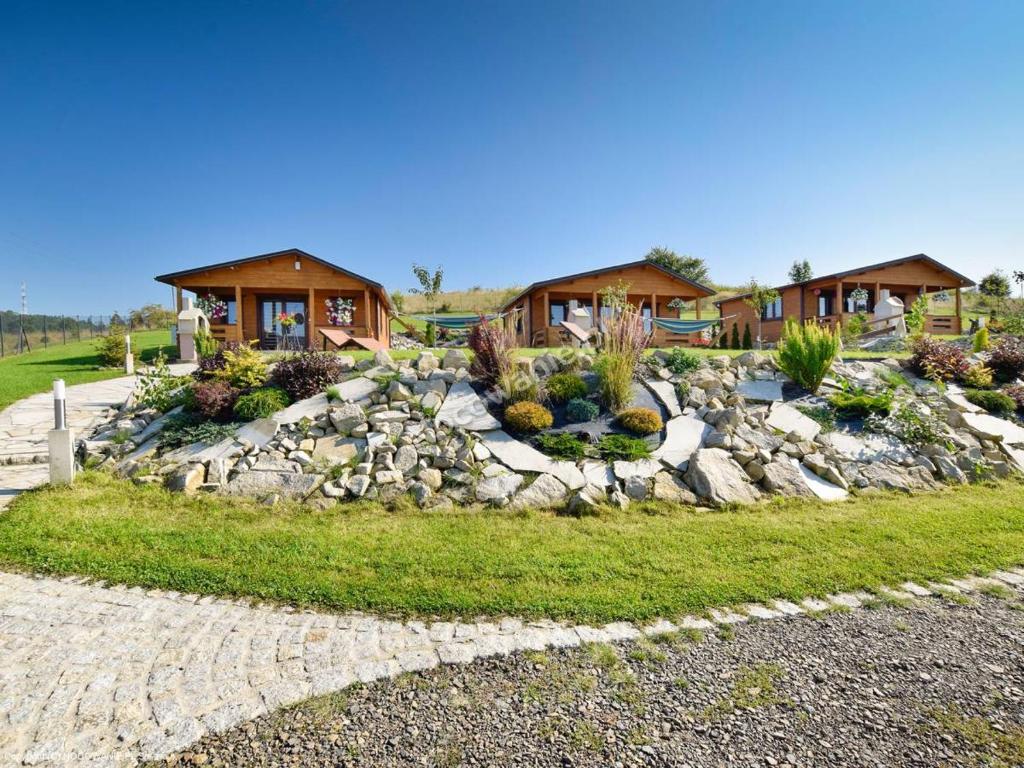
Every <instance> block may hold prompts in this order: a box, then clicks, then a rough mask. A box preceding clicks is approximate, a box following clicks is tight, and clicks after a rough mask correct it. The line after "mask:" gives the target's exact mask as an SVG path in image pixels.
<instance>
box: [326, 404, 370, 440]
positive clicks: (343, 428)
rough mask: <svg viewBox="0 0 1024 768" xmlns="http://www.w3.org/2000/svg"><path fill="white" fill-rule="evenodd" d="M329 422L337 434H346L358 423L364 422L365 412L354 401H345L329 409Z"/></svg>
mask: <svg viewBox="0 0 1024 768" xmlns="http://www.w3.org/2000/svg"><path fill="white" fill-rule="evenodd" d="M328 415H329V417H330V419H331V424H332V425H334V429H335V430H337V432H338V434H339V435H347V434H349V433H351V432H352V430H353V429H355V428H356V427H358V426H359V425H360V424H363V423H365V422H366V413H365V412H364V411H363V408H362V406H360V405H357V404H356V403H345V404H344V405H339V406H338V407H336V408H334V409H333V410H331V412H330V413H329V414H328Z"/></svg>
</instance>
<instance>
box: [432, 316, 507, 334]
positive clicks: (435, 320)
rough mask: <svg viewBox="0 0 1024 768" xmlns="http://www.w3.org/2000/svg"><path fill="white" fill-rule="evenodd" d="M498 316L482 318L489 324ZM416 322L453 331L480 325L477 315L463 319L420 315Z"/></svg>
mask: <svg viewBox="0 0 1024 768" xmlns="http://www.w3.org/2000/svg"><path fill="white" fill-rule="evenodd" d="M496 317H498V315H487V316H485V317H484V322H488V323H489V322H490V321H491V320H493V319H494V318H496ZM417 319H418V320H422V321H423V322H425V323H431V324H433V325H436V326H438V327H440V328H449V329H451V330H453V331H464V330H465V329H466V328H472V327H473V326H474V325H479V324H480V316H479V315H469V316H465V317H429V316H427V317H424V316H422V315H420V316H418V317H417Z"/></svg>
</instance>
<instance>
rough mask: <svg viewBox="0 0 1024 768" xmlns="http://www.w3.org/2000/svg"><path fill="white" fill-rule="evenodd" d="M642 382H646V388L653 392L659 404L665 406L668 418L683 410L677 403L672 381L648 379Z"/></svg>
mask: <svg viewBox="0 0 1024 768" xmlns="http://www.w3.org/2000/svg"><path fill="white" fill-rule="evenodd" d="M644 383H645V384H647V388H648V389H649V390H651V392H653V393H654V394H655V396H656V397H657V398H658V400H659V401H660V402H661V404H662V405H664V406H665V410H666V411H668V415H669V418H674V417H676V416H679V415H680V414H681V413H682V412H683V409H682V406H680V405H679V397H678V396H677V395H676V387H675V385H674V384H672V382H670V381H663V380H661V379H650V380H648V381H646V382H644Z"/></svg>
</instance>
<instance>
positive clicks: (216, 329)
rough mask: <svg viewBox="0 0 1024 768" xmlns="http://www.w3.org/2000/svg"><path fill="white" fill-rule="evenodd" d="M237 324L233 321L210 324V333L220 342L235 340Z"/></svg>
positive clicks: (236, 338) (236, 337)
mask: <svg viewBox="0 0 1024 768" xmlns="http://www.w3.org/2000/svg"><path fill="white" fill-rule="evenodd" d="M236 328H237V326H236V325H235V324H234V323H217V324H216V325H214V324H212V323H211V324H210V335H211V336H212V337H213V338H214V339H216V340H217V341H218V342H220V343H224V342H225V341H237V340H238V336H237V335H236V334H237V331H236Z"/></svg>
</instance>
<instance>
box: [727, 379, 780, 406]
mask: <svg viewBox="0 0 1024 768" xmlns="http://www.w3.org/2000/svg"><path fill="white" fill-rule="evenodd" d="M736 393H737V394H739V395H742V396H743V397H744V399H746V400H749V401H750V402H752V403H781V402H782V382H781V381H741V382H740V383H739V384H737V385H736Z"/></svg>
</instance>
